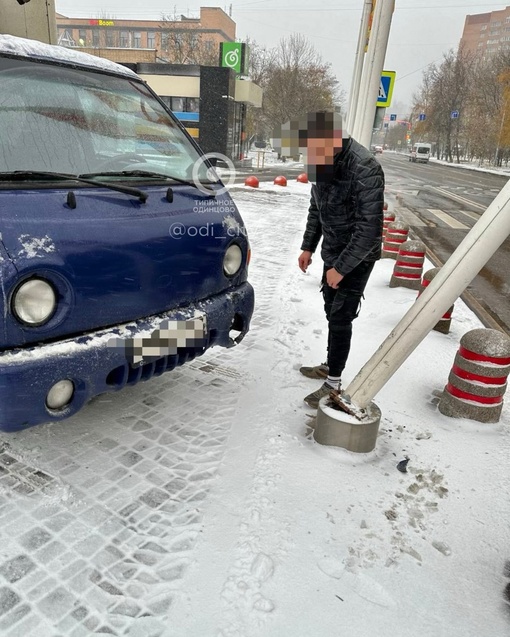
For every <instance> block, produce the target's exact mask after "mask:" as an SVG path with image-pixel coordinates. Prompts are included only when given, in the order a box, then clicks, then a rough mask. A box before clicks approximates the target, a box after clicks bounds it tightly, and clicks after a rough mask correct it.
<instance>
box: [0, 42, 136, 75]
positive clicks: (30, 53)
mask: <svg viewBox="0 0 510 637" xmlns="http://www.w3.org/2000/svg"><path fill="white" fill-rule="evenodd" d="M2 54H7V55H19V56H22V57H26V58H33V59H37V60H48V61H52V62H60V63H61V64H72V65H75V66H83V67H88V68H93V69H97V70H100V71H109V72H110V73H118V74H121V75H127V76H128V77H138V76H137V74H136V73H134V72H133V71H131V70H130V69H128V68H126V67H125V66H121V65H120V64H115V62H110V60H105V59H103V58H98V57H96V56H95V55H89V54H88V53H82V52H81V51H75V50H74V49H66V48H64V47H62V46H54V45H52V44H45V43H43V42H38V41H37V40H27V39H26V38H18V37H16V36H14V35H5V34H0V55H2Z"/></svg>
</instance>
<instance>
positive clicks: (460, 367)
mask: <svg viewBox="0 0 510 637" xmlns="http://www.w3.org/2000/svg"><path fill="white" fill-rule="evenodd" d="M509 372H510V338H509V337H508V336H507V335H506V334H503V332H499V331H498V330H491V329H484V328H482V329H477V330H471V331H470V332H468V333H467V334H464V336H463V337H462V338H461V340H460V347H459V351H458V352H457V354H456V356H455V361H454V364H453V367H452V370H451V372H450V375H449V376H448V384H447V385H446V387H445V389H444V392H443V395H442V397H441V400H440V401H439V405H438V408H439V411H440V412H441V413H442V414H444V415H445V416H452V417H454V418H469V419H471V420H477V421H478V422H498V421H499V418H500V416H501V410H502V409H503V396H504V394H505V391H506V388H507V378H508V373H509Z"/></svg>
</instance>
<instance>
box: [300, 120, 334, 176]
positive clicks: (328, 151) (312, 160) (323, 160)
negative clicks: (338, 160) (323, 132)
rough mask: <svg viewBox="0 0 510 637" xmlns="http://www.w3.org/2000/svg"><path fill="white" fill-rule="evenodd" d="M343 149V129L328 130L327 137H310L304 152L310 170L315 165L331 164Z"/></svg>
mask: <svg viewBox="0 0 510 637" xmlns="http://www.w3.org/2000/svg"><path fill="white" fill-rule="evenodd" d="M341 150H342V131H337V130H335V131H328V132H327V136H326V137H309V138H308V139H307V141H306V150H305V153H304V154H305V162H306V164H307V167H308V170H310V168H313V167H315V166H330V165H331V164H333V159H334V157H335V155H336V154H337V153H339V152H340V151H341Z"/></svg>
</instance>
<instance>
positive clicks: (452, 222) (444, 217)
mask: <svg viewBox="0 0 510 637" xmlns="http://www.w3.org/2000/svg"><path fill="white" fill-rule="evenodd" d="M427 210H428V211H429V212H431V213H432V214H433V215H435V216H436V217H437V218H438V219H441V221H444V223H446V225H448V226H450V228H461V229H462V230H467V229H468V227H467V226H465V225H464V224H463V223H462V222H461V221H457V219H454V218H453V217H450V215H449V214H447V213H446V212H443V211H442V210H436V209H435V208H427Z"/></svg>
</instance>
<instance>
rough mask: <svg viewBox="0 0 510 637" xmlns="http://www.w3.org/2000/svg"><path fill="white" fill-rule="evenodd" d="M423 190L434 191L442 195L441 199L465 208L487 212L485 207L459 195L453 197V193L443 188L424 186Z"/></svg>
mask: <svg viewBox="0 0 510 637" xmlns="http://www.w3.org/2000/svg"><path fill="white" fill-rule="evenodd" d="M423 189H424V190H435V191H436V192H438V193H439V194H440V195H443V197H447V198H448V199H453V200H454V201H457V202H459V203H461V204H464V205H465V206H470V207H471V208H477V209H478V210H481V211H482V212H485V211H486V210H487V206H484V205H482V204H479V203H476V202H474V201H471V200H470V199H466V198H465V197H461V196H460V195H455V194H454V193H453V192H450V191H448V190H444V189H443V188H437V187H436V186H424V187H423Z"/></svg>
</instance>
